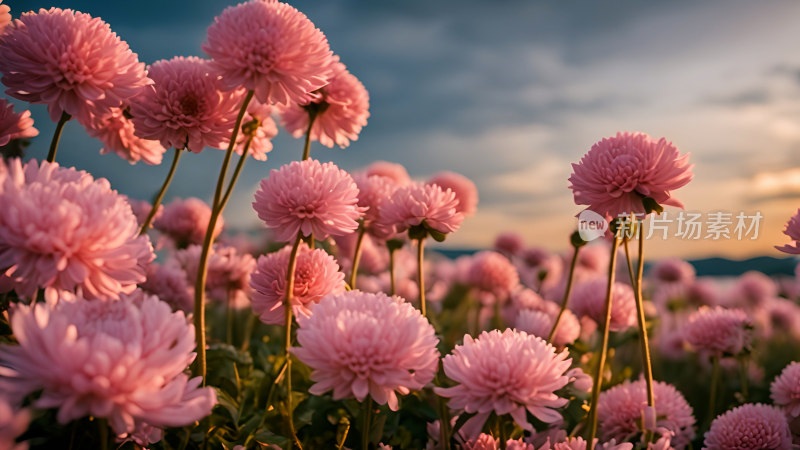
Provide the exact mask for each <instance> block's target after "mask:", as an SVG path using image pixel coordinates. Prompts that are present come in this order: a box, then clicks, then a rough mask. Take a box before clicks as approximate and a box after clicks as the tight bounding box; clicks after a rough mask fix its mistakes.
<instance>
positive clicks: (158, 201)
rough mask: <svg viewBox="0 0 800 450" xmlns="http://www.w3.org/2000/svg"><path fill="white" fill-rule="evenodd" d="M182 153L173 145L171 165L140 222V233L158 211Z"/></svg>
mask: <svg viewBox="0 0 800 450" xmlns="http://www.w3.org/2000/svg"><path fill="white" fill-rule="evenodd" d="M182 153H183V149H181V148H178V147H175V156H174V157H173V158H172V165H171V166H170V167H169V172H167V177H166V178H165V179H164V183H163V184H162V185H161V189H159V190H158V194H156V198H155V200H153V207H152V208H150V212H149V213H148V214H147V218H146V219H145V221H144V223H142V228H141V229H140V230H139V234H140V235H141V234H145V233H147V230H149V229H150V224H151V223H152V222H153V218H154V217H155V216H156V212H158V207H159V206H160V205H161V201H162V200H164V194H166V193H167V189H168V188H169V185H170V183H172V177H173V176H174V175H175V169H177V168H178V162H179V161H180V159H181V154H182Z"/></svg>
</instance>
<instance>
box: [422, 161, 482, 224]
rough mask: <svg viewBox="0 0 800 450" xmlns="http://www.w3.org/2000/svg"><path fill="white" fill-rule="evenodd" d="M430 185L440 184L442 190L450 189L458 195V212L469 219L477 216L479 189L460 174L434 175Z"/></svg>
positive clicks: (440, 173) (445, 172) (429, 182)
mask: <svg viewBox="0 0 800 450" xmlns="http://www.w3.org/2000/svg"><path fill="white" fill-rule="evenodd" d="M427 183H428V184H438V185H439V186H440V187H441V188H442V190H447V189H450V190H451V191H453V192H454V193H455V194H456V200H458V206H456V211H458V212H460V213H461V214H463V215H464V217H469V216H472V215H474V214H475V211H476V210H477V209H478V188H477V187H476V186H475V183H473V182H472V180H470V179H469V178H467V177H465V176H464V175H461V174H460V173H455V172H450V171H447V170H445V171H443V172H439V173H436V174H434V175H433V176H432V177H431V178H430V179H429V180H428V181H427Z"/></svg>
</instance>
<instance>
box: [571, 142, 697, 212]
mask: <svg viewBox="0 0 800 450" xmlns="http://www.w3.org/2000/svg"><path fill="white" fill-rule="evenodd" d="M688 159H689V155H688V154H686V155H683V156H681V155H680V153H679V152H678V149H677V148H675V146H674V145H672V143H671V142H668V141H667V140H666V139H664V138H661V139H659V140H658V141H656V140H654V139H653V138H651V137H650V136H648V135H647V134H645V133H617V135H616V136H613V137H610V138H605V139H603V140H601V141H600V142H597V143H596V144H594V145H593V146H592V148H591V149H590V150H589V152H588V153H586V155H584V156H583V158H581V160H580V162H579V163H578V164H572V171H573V173H572V175H571V176H570V177H569V181H570V182H571V183H572V184H571V185H570V186H569V187H570V189H572V191H573V195H574V196H575V203H576V204H578V205H588V206H589V207H588V209H590V210H592V211H594V212H596V213H598V214H600V215H602V216H610V217H617V216H619V215H620V214H625V213H627V214H630V213H645V212H650V211H646V210H645V206H644V204H643V199H644V198H645V197H647V198H650V199H652V200H653V201H655V202H656V203H657V204H659V205H670V206H677V207H679V208H682V207H683V204H682V203H681V202H679V201H678V200H677V199H675V198H673V197H672V195H671V191H673V190H675V189H678V188H679V187H682V186H684V185H686V184H687V183H689V181H691V180H692V172H691V169H692V166H690V165H689V163H688ZM651 206H652V205H651Z"/></svg>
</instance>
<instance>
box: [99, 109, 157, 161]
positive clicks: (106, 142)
mask: <svg viewBox="0 0 800 450" xmlns="http://www.w3.org/2000/svg"><path fill="white" fill-rule="evenodd" d="M86 132H87V133H88V134H89V136H91V137H93V138H97V139H99V140H100V142H102V143H103V148H102V149H100V154H102V155H105V154H106V153H111V152H114V153H116V154H117V156H119V157H120V158H122V159H124V160H126V161H128V162H129V163H131V164H135V163H137V162H139V161H144V162H145V163H147V164H153V165H155V164H161V159H162V157H163V155H164V152H166V151H167V150H166V149H165V148H164V147H162V146H161V144H160V143H159V142H158V141H152V140H148V139H142V138H140V137H139V136H137V135H136V134H135V130H134V127H133V122H132V121H131V120H130V119H129V118H128V117H127V116H126V112H125V111H124V110H123V109H122V108H112V109H111V110H110V111H109V112H108V113H107V114H104V115H102V116H95V117H93V118H92V120H91V123H89V124H88V126H87V127H86Z"/></svg>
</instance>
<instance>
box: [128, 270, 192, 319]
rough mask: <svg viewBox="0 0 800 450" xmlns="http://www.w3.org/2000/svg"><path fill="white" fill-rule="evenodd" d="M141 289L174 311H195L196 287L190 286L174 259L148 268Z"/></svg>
mask: <svg viewBox="0 0 800 450" xmlns="http://www.w3.org/2000/svg"><path fill="white" fill-rule="evenodd" d="M195 272H197V271H196V270H195ZM139 287H141V288H142V290H143V291H144V292H146V293H148V294H151V295H155V296H156V297H158V298H159V299H161V301H163V302H166V303H167V304H169V305H170V306H171V307H172V309H173V311H179V310H180V311H183V312H185V313H190V312H192V311H193V310H194V286H193V285H190V284H189V281H188V280H187V278H186V273H185V272H184V271H183V269H181V267H180V265H179V264H178V262H177V261H176V260H174V259H170V260H167V262H166V263H164V264H157V263H152V264H150V265H149V266H147V280H145V282H144V283H142V284H140V285H139Z"/></svg>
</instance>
